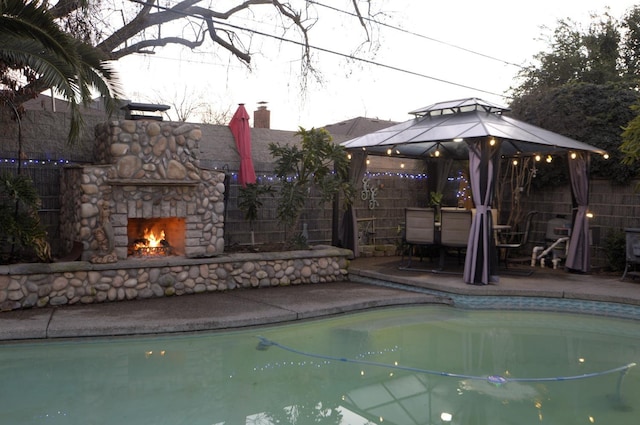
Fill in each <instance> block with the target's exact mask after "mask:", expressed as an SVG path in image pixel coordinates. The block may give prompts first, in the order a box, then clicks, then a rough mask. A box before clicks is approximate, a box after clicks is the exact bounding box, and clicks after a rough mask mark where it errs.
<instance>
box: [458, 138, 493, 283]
mask: <svg viewBox="0 0 640 425" xmlns="http://www.w3.org/2000/svg"><path fill="white" fill-rule="evenodd" d="M468 145H469V179H470V181H471V192H472V196H473V202H474V204H475V207H476V214H475V216H474V217H473V222H472V223H471V230H470V232H469V241H468V242H467V255H466V257H465V262H464V275H463V277H464V281H465V282H466V283H470V284H473V285H488V284H489V283H495V282H497V281H498V276H497V275H496V274H495V270H497V263H498V257H497V252H496V245H495V239H494V238H493V221H492V219H491V203H492V202H493V194H494V186H495V180H496V177H497V171H498V160H499V158H500V142H498V141H496V143H495V145H494V146H490V145H489V141H488V140H487V139H482V140H477V141H473V142H469V143H468Z"/></svg>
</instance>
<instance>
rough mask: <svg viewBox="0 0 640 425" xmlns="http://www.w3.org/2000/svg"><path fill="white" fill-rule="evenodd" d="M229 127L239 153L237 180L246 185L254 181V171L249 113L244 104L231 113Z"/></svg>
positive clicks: (243, 185)
mask: <svg viewBox="0 0 640 425" xmlns="http://www.w3.org/2000/svg"><path fill="white" fill-rule="evenodd" d="M229 128H230V129H231V133H233V137H234V138H235V139H236V146H237V148H238V153H239V154H240V171H239V172H238V181H240V184H241V185H242V187H246V186H247V183H255V182H256V172H255V170H254V169H253V160H252V159H251V128H250V127H249V114H248V113H247V110H246V109H245V108H244V104H242V103H241V104H240V105H239V106H238V110H237V111H236V113H235V114H233V118H231V122H230V123H229Z"/></svg>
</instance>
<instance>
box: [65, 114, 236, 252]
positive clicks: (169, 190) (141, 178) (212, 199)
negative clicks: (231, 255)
mask: <svg viewBox="0 0 640 425" xmlns="http://www.w3.org/2000/svg"><path fill="white" fill-rule="evenodd" d="M201 136H202V133H201V131H200V129H199V127H198V126H197V125H194V124H188V123H175V122H158V121H152V120H122V121H112V122H109V123H105V124H103V125H99V126H97V127H96V152H95V158H96V163H95V164H92V165H75V166H69V167H67V168H66V169H65V170H64V172H63V176H62V181H61V211H60V217H61V219H60V221H61V223H60V234H61V235H62V237H63V238H64V245H65V247H66V248H67V250H70V249H71V246H72V245H73V242H80V243H82V245H83V253H82V260H88V261H91V262H94V263H108V262H113V261H117V260H124V259H126V258H127V255H128V247H129V244H130V240H129V235H128V233H127V226H128V221H129V219H131V218H143V219H150V218H180V219H184V226H185V229H184V252H183V253H181V254H184V256H185V257H187V258H200V257H213V256H216V255H220V254H222V252H223V250H224V235H223V231H224V192H225V186H224V173H219V172H215V171H209V170H203V169H200V168H199V167H198V162H199V158H198V157H199V142H200V138H201Z"/></svg>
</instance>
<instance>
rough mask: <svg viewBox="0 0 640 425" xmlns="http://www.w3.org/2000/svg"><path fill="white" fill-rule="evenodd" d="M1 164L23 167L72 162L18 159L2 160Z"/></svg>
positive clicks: (0, 160)
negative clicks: (20, 165) (19, 164)
mask: <svg viewBox="0 0 640 425" xmlns="http://www.w3.org/2000/svg"><path fill="white" fill-rule="evenodd" d="M0 163H3V164H18V163H21V164H22V165H65V164H71V163H72V162H71V161H69V160H68V159H18V158H0Z"/></svg>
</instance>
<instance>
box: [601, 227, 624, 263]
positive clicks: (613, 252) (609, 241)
mask: <svg viewBox="0 0 640 425" xmlns="http://www.w3.org/2000/svg"><path fill="white" fill-rule="evenodd" d="M604 252H605V256H606V258H607V264H608V267H609V270H611V271H614V272H617V271H622V270H624V268H625V265H626V257H627V242H626V236H625V234H624V232H623V231H622V230H621V229H613V230H611V231H610V232H609V233H608V234H607V237H606V238H605V240H604Z"/></svg>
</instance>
